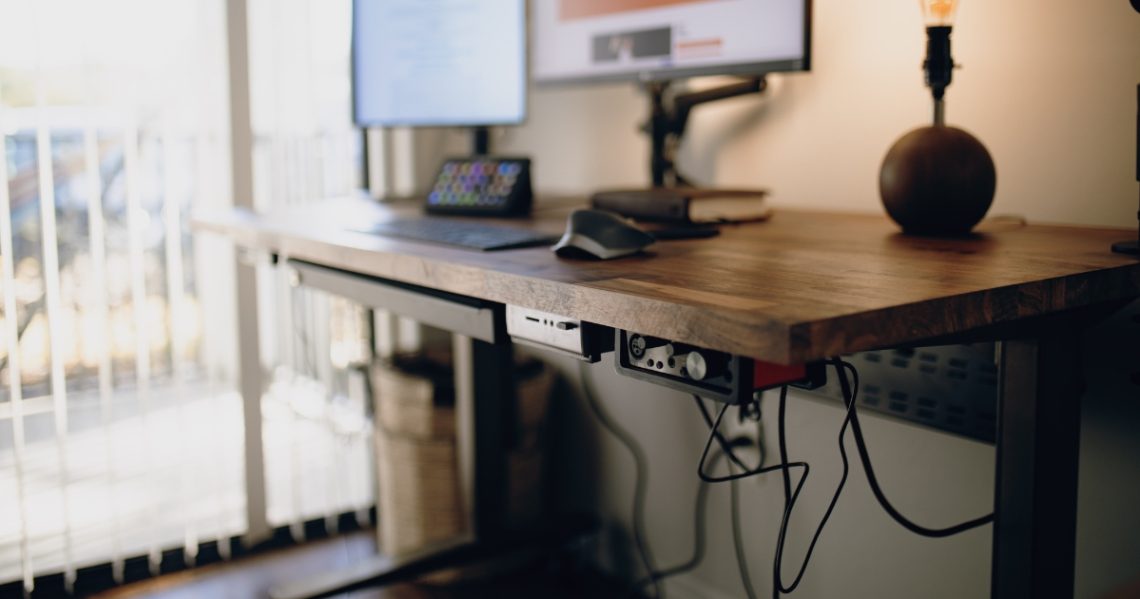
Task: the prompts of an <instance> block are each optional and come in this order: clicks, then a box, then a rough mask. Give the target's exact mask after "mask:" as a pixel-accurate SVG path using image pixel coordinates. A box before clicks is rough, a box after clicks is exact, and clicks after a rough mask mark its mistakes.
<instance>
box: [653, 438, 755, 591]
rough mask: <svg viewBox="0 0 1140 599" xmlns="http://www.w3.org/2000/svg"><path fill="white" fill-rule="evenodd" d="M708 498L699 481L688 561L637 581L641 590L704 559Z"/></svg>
mask: <svg viewBox="0 0 1140 599" xmlns="http://www.w3.org/2000/svg"><path fill="white" fill-rule="evenodd" d="M749 442H750V440H749V439H747V438H744V437H737V438H735V439H733V440H732V445H733V446H739V447H746V446H747V445H748V444H749ZM724 455H725V454H724V452H720V451H718V452H716V453H714V454H713V455H712V458H711V460H710V464H711V465H712V466H713V467H716V464H717V463H718V462H719V461H720V459H721V458H722V457H724ZM708 497H709V484H708V483H706V482H705V481H700V483H699V484H698V485H697V499H696V502H695V506H694V508H693V555H692V556H691V557H689V559H687V560H685V561H684V562H681V563H680V564H677V565H676V566H669V567H668V568H663V569H661V570H660V571H658V572H656V573H655V574H654V575H653V576H648V577H646V578H643V579H641V580H639V581H637V583H636V585H635V586H637V587H638V588H641V587H643V586H645V585H647V584H649V583H650V582H653V579H654V578H656V579H657V580H665V579H666V578H669V577H670V576H676V575H678V574H683V573H685V572H689V571H691V570H693V569H695V568H696V567H697V566H699V565H700V564H701V562H703V561H704V559H705V547H706V538H707V536H708V531H707V529H706V525H705V520H706V519H707V513H708V510H707V505H708Z"/></svg>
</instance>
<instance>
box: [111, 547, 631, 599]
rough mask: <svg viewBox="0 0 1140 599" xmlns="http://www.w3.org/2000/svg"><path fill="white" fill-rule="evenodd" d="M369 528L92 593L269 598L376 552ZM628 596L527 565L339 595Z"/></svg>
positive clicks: (596, 581) (591, 578)
mask: <svg viewBox="0 0 1140 599" xmlns="http://www.w3.org/2000/svg"><path fill="white" fill-rule="evenodd" d="M375 550H376V544H375V540H374V533H373V532H372V531H363V532H356V533H351V534H347V535H342V536H338V537H335V538H332V539H325V540H322V541H315V542H311V543H306V544H304V545H301V546H298V547H291V548H288V549H282V550H278V551H273V552H270V553H264V554H260V555H257V556H254V557H250V558H246V559H241V560H237V561H234V562H229V563H224V564H217V565H213V566H206V567H203V568H197V569H191V570H187V571H184V572H179V573H176V574H168V575H165V576H160V577H158V578H154V579H151V580H146V581H142V582H138V583H134V584H130V585H127V586H123V587H119V588H116V589H112V590H110V591H106V592H103V593H100V594H98V595H95V597H96V598H99V599H127V598H130V599H137V598H143V597H145V598H148V599H191V598H199V597H210V598H213V599H246V598H251V597H252V598H260V597H268V591H269V589H270V587H272V586H275V585H278V584H281V583H283V582H285V581H291V580H298V579H303V578H304V577H305V576H308V575H314V574H317V573H321V572H326V571H329V570H335V569H338V568H345V567H348V566H350V565H351V564H353V563H354V562H356V561H357V560H361V559H364V558H367V557H369V556H371V555H373V554H374V553H375ZM584 596H588V597H591V598H592V599H606V598H609V597H615V598H616V597H627V598H628V597H629V593H628V590H626V589H623V588H621V587H620V586H619V585H617V584H615V583H614V582H612V581H609V580H607V579H604V578H603V577H602V576H600V575H598V574H582V573H575V574H567V573H554V572H552V571H550V570H549V569H545V568H533V567H532V568H528V569H526V570H525V573H520V574H513V575H501V576H497V577H494V578H489V579H486V580H480V581H478V582H463V583H452V584H426V583H425V584H401V585H395V586H392V587H386V588H384V589H369V590H363V591H354V592H352V593H344V594H341V595H338V597H341V598H351V599H366V598H367V599H467V598H474V597H480V598H481V597H496V598H504V597H543V599H563V598H566V599H570V598H578V597H584Z"/></svg>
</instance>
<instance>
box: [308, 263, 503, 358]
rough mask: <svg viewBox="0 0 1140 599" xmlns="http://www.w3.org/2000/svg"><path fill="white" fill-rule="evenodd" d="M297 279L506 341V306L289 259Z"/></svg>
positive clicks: (372, 304) (410, 315) (427, 321)
mask: <svg viewBox="0 0 1140 599" xmlns="http://www.w3.org/2000/svg"><path fill="white" fill-rule="evenodd" d="M286 265H287V267H288V268H289V269H291V270H292V272H293V273H294V275H295V277H296V278H295V279H294V282H295V283H296V284H299V285H304V286H306V287H312V288H314V289H320V290H321V291H326V292H328V293H332V294H334V295H338V296H341V297H344V298H346V299H350V300H353V301H356V302H358V303H360V304H363V305H366V306H369V307H372V308H379V309H383V310H387V311H389V312H392V313H393V314H397V315H399V316H406V317H408V318H411V319H412V320H416V321H419V322H422V323H424V324H427V325H431V326H433V327H437V328H440V329H443V330H446V331H451V332H452V333H457V334H459V335H463V336H465V337H470V338H472V339H478V340H479V341H485V342H487V343H501V342H504V341H506V340H507V334H506V330H507V328H506V317H505V316H504V308H503V305H502V304H497V303H494V302H488V301H485V300H480V299H477V298H473V297H468V296H465V295H458V294H454V293H448V292H446V291H439V290H436V289H431V288H428V287H420V286H418V285H412V284H410V283H402V282H400V281H393V280H390V279H381V278H379V277H372V276H368V275H362V274H359V273H354V272H349V271H344V270H339V269H336V268H329V267H327V266H320V265H317V264H312V263H310V262H305V261H302V260H295V259H292V258H290V259H288V260H287V261H286Z"/></svg>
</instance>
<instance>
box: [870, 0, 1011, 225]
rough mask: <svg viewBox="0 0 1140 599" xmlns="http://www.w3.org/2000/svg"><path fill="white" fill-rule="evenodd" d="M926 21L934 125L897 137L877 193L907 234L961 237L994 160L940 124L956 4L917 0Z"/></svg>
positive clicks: (985, 195) (989, 187) (990, 184)
mask: <svg viewBox="0 0 1140 599" xmlns="http://www.w3.org/2000/svg"><path fill="white" fill-rule="evenodd" d="M920 4H921V5H922V12H923V17H924V20H925V22H926V36H927V41H926V61H925V62H923V65H922V66H923V69H924V70H925V72H926V85H927V86H929V87H930V91H931V94H932V95H933V97H934V123H933V125H932V126H929V127H919V128H918V129H914V130H912V131H910V132H908V133H907V134H905V135H903V136H902V137H901V138H899V140H898V141H896V142H895V144H894V145H893V146H891V149H890V150H889V151H888V152H887V155H886V157H885V158H884V159H883V165H882V168H881V169H880V171H879V194H880V196H881V197H882V199H883V206H884V207H885V208H886V209H887V214H889V215H890V217H891V218H892V219H894V221H895V222H896V223H898V224H899V226H901V227H902V229H903V232H904V233H907V234H913V235H946V236H952V235H964V234H966V233H969V232H970V229H972V228H973V227H974V225H976V224H977V223H978V221H980V220H982V217H984V216H985V215H986V211H987V210H989V208H990V204H991V203H992V202H993V198H994V189H995V187H996V185H997V173H996V171H995V170H994V161H993V159H992V158H990V153H989V152H988V151H986V147H985V146H984V145H982V142H980V141H978V139H977V138H976V137H974V136H973V135H970V134H969V133H967V132H966V131H964V130H962V129H959V128H957V127H950V126H947V125H946V112H945V103H944V100H943V96H945V94H946V88H947V87H948V86H949V85H950V81H951V80H952V78H953V72H954V59H953V58H952V57H951V56H950V32H951V30H952V28H953V24H954V16H955V13H956V11H957V8H958V0H920Z"/></svg>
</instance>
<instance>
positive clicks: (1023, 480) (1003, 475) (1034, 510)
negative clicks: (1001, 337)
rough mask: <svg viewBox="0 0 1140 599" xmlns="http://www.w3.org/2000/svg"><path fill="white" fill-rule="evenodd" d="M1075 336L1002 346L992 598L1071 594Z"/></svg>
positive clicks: (1077, 403)
mask: <svg viewBox="0 0 1140 599" xmlns="http://www.w3.org/2000/svg"><path fill="white" fill-rule="evenodd" d="M1080 341H1081V339H1080V335H1079V332H1078V331H1077V330H1057V331H1050V332H1049V333H1047V334H1046V335H1044V336H1042V337H1041V338H1039V339H1036V340H1029V341H1025V340H1017V341H1007V342H1005V343H1003V347H1002V356H1001V398H1000V405H999V414H998V434H997V481H996V483H995V501H994V513H995V518H994V542H993V582H992V596H993V597H995V598H1000V599H1011V598H1012V599H1020V598H1027V599H1028V598H1034V599H1037V598H1042V597H1045V598H1049V597H1065V598H1069V597H1072V596H1073V569H1074V564H1075V555H1076V528H1077V471H1078V464H1079V454H1080V427H1081V394H1082V392H1083V384H1082V382H1081V363H1080Z"/></svg>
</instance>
